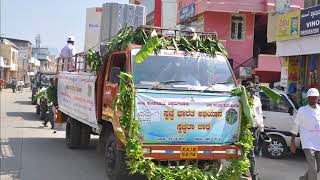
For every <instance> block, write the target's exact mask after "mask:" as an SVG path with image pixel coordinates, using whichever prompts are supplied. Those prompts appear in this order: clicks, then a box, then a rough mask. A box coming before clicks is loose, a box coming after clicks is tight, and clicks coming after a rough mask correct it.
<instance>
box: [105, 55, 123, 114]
mask: <svg viewBox="0 0 320 180" xmlns="http://www.w3.org/2000/svg"><path fill="white" fill-rule="evenodd" d="M127 70H128V64H127V58H126V54H125V53H117V54H113V55H111V57H110V60H109V61H108V66H107V71H106V75H105V76H106V77H105V82H104V90H103V102H102V115H103V116H107V117H110V116H112V114H113V110H112V103H113V100H114V98H115V96H116V95H117V93H118V86H119V82H120V78H119V75H120V72H127Z"/></svg>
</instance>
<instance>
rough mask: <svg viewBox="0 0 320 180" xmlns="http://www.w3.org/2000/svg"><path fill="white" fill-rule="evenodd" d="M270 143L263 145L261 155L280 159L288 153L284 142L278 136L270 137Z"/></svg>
mask: <svg viewBox="0 0 320 180" xmlns="http://www.w3.org/2000/svg"><path fill="white" fill-rule="evenodd" d="M271 139H272V140H271V143H268V144H264V145H263V148H262V154H263V155H265V156H267V157H269V158H271V159H282V158H284V157H285V156H286V155H287V153H288V146H287V143H286V141H285V140H284V139H283V138H282V137H280V136H271Z"/></svg>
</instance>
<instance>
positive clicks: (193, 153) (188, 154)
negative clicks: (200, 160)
mask: <svg viewBox="0 0 320 180" xmlns="http://www.w3.org/2000/svg"><path fill="white" fill-rule="evenodd" d="M197 157H198V146H181V149H180V158H184V159H195V158H197Z"/></svg>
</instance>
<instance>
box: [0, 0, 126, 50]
mask: <svg viewBox="0 0 320 180" xmlns="http://www.w3.org/2000/svg"><path fill="white" fill-rule="evenodd" d="M110 1H113V2H120V3H121V2H122V3H123V2H127V1H128V0H0V2H1V9H0V12H1V24H0V28H1V31H0V32H1V36H4V37H10V38H17V39H25V40H29V41H30V42H31V43H32V44H33V45H34V44H35V37H36V35H37V34H40V36H41V41H42V42H41V46H43V47H49V48H58V49H61V48H62V47H63V46H64V45H65V44H66V39H67V37H68V35H73V36H75V46H76V49H77V52H81V51H82V50H83V46H84V39H85V38H84V34H85V21H86V8H88V7H99V6H102V4H103V3H105V2H110Z"/></svg>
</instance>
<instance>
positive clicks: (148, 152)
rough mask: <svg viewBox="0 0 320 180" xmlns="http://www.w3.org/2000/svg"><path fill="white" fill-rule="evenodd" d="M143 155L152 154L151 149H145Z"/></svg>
mask: <svg viewBox="0 0 320 180" xmlns="http://www.w3.org/2000/svg"><path fill="white" fill-rule="evenodd" d="M143 154H151V149H150V148H143Z"/></svg>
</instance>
